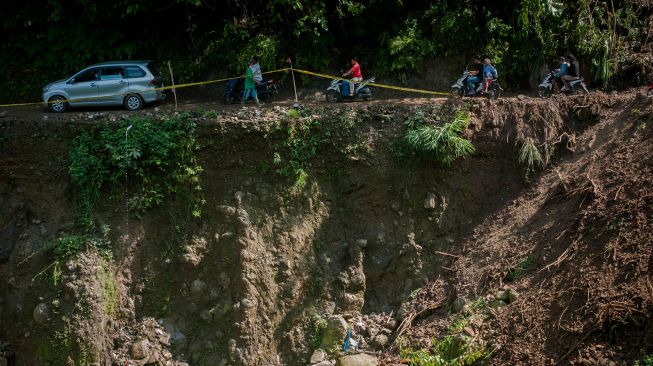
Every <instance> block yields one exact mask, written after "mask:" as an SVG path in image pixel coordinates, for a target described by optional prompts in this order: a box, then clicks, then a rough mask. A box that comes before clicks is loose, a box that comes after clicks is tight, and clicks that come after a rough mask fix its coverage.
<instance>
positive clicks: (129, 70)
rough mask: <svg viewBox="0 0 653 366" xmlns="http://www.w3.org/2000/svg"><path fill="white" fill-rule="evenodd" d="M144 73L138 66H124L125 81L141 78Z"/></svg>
mask: <svg viewBox="0 0 653 366" xmlns="http://www.w3.org/2000/svg"><path fill="white" fill-rule="evenodd" d="M143 76H145V71H143V69H141V68H140V67H138V66H125V79H132V78H142V77H143Z"/></svg>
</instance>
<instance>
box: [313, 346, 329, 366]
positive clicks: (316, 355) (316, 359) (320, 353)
mask: <svg viewBox="0 0 653 366" xmlns="http://www.w3.org/2000/svg"><path fill="white" fill-rule="evenodd" d="M326 358H327V353H326V352H325V351H324V350H323V349H321V348H318V349H316V350H315V352H313V355H312V356H311V361H310V362H311V363H312V364H313V363H320V362H322V361H324V360H326Z"/></svg>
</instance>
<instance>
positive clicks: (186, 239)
mask: <svg viewBox="0 0 653 366" xmlns="http://www.w3.org/2000/svg"><path fill="white" fill-rule="evenodd" d="M648 104H649V102H648V100H646V99H645V98H644V97H641V96H636V95H634V94H623V95H620V96H606V95H603V94H599V93H596V94H592V95H590V96H585V97H575V98H554V99H552V100H547V101H543V100H534V99H529V98H511V99H509V100H500V101H497V102H488V101H485V100H473V101H459V100H437V101H425V102H424V103H421V104H417V105H412V104H407V105H391V104H387V103H385V104H383V103H377V104H372V105H364V106H361V105H354V106H352V105H344V106H342V105H341V106H335V107H332V108H328V109H323V108H317V107H311V108H309V113H308V117H301V118H299V119H295V118H292V117H289V116H288V113H287V108H286V107H276V108H265V109H263V110H259V109H255V108H248V109H243V110H241V109H229V110H225V111H221V112H219V113H210V114H203V113H195V114H194V118H195V120H196V121H197V123H198V125H199V127H198V138H199V140H200V141H201V144H202V146H203V148H202V150H201V151H200V153H199V154H200V160H201V163H202V166H203V168H204V173H203V175H202V184H203V190H204V198H205V200H206V202H207V204H206V207H205V210H204V213H203V215H202V218H201V219H200V220H193V219H191V218H189V217H187V215H185V214H183V210H182V209H181V207H180V206H179V202H176V201H175V199H174V198H171V199H168V200H167V201H166V202H165V203H164V204H163V205H162V206H161V207H160V208H158V209H155V210H152V211H151V212H148V213H147V214H146V215H144V216H143V217H142V218H140V219H138V218H135V217H132V216H127V215H125V211H124V207H125V201H124V197H123V196H122V195H113V196H107V197H108V198H107V199H106V200H105V201H104V202H102V204H101V205H100V207H99V208H98V210H97V211H98V212H97V213H96V214H97V218H96V219H97V220H98V222H99V223H101V224H103V225H106V227H107V228H110V231H109V232H108V233H107V236H106V240H107V241H108V242H109V243H110V248H111V252H112V256H111V258H110V259H107V258H106V257H103V256H101V255H97V253H94V252H84V253H82V255H81V256H80V257H78V258H76V259H72V260H70V261H68V262H66V263H65V265H64V266H62V268H61V273H60V276H61V278H60V279H58V281H56V282H55V284H53V283H52V281H51V277H52V276H54V274H55V273H54V272H52V268H50V267H48V266H49V265H50V264H51V262H52V258H49V257H48V256H46V255H43V254H42V253H41V252H40V248H42V247H43V245H44V244H45V243H48V242H51V241H52V240H54V239H56V238H58V237H61V236H62V235H70V234H71V233H74V232H75V230H76V229H75V224H74V221H75V205H74V197H75V194H76V192H74V190H73V189H72V186H71V185H70V182H69V180H68V173H67V163H68V162H67V152H68V150H69V147H70V142H71V140H72V139H73V138H74V137H75V136H77V135H79V134H80V133H81V132H82V131H85V130H88V129H90V128H93V126H95V125H98V124H103V123H110V124H111V123H113V124H117V123H118V122H119V121H120V120H121V119H122V118H123V117H124V116H126V115H127V114H126V113H123V112H120V111H111V112H109V113H102V114H100V113H95V112H92V113H87V112H79V113H73V114H67V115H65V117H61V116H57V117H55V118H51V119H47V120H44V119H43V116H42V115H40V114H39V115H36V114H34V115H33V114H31V113H29V114H21V113H14V114H9V115H7V116H6V117H4V118H3V119H0V136H1V137H2V139H1V140H2V141H1V142H0V171H1V173H2V174H0V200H1V202H2V205H1V206H0V241H1V243H0V274H1V275H2V279H3V280H2V281H0V340H6V341H8V342H9V344H10V346H8V347H9V348H11V353H12V355H13V356H11V360H12V362H15V364H16V365H33V364H62V363H70V364H83V363H84V362H86V361H89V362H90V361H93V362H96V363H98V364H101V365H111V364H116V363H117V364H134V365H135V364H145V363H148V362H149V363H153V362H159V363H161V364H167V365H182V364H184V363H188V364H192V365H225V364H229V365H231V364H240V365H304V364H308V363H309V359H310V358H311V356H312V355H313V352H314V350H315V349H316V348H317V347H318V346H319V347H322V348H325V347H326V346H325V345H324V344H319V343H320V342H319V339H318V338H320V339H321V338H324V337H326V335H324V334H321V333H320V334H318V333H319V329H318V330H317V331H316V328H315V326H316V324H321V323H319V322H317V323H316V319H318V320H329V321H331V320H333V319H335V321H336V322H339V321H341V320H342V321H343V322H345V323H346V324H349V326H350V327H351V328H352V331H353V338H354V339H356V340H357V341H359V342H360V343H359V347H360V349H361V350H365V351H366V352H369V353H373V354H376V355H378V356H379V359H380V360H381V361H382V362H385V363H388V364H393V363H398V362H400V358H399V357H398V351H397V347H396V345H397V343H396V342H395V339H396V338H397V337H398V336H401V339H402V341H405V342H406V344H408V345H410V346H411V347H413V348H420V347H427V346H429V344H430V342H431V339H432V338H438V337H442V336H444V335H445V334H447V333H450V325H451V323H452V321H453V320H454V318H455V315H454V314H452V313H451V312H450V309H451V304H452V303H453V302H454V300H455V299H457V298H464V299H465V300H466V301H467V302H471V301H473V300H475V299H477V298H479V297H483V298H484V297H486V296H490V297H492V296H494V293H495V292H496V291H497V290H499V289H500V288H502V287H505V286H510V287H511V288H512V289H513V290H516V291H517V292H518V293H519V297H518V299H516V300H515V301H513V302H511V303H510V304H509V305H508V306H504V307H500V308H498V309H496V310H492V311H491V312H490V314H491V315H490V316H489V317H488V318H486V319H482V320H475V321H474V322H472V323H471V324H470V325H469V326H468V327H466V328H469V329H467V331H471V332H472V333H473V337H474V338H476V339H479V340H483V342H484V343H485V344H488V345H490V346H491V348H489V349H492V350H493V351H492V357H491V358H490V362H491V363H494V364H497V365H499V364H511V363H512V364H525V365H526V364H528V365H531V364H555V363H556V362H558V363H560V364H566V363H569V362H572V361H574V362H579V363H583V362H585V363H586V364H594V363H596V362H598V361H599V359H605V360H609V361H613V362H616V363H618V364H625V363H627V362H630V361H632V360H633V359H635V358H636V357H638V356H639V350H640V349H648V348H649V347H650V346H649V345H648V342H649V338H650V335H648V333H647V331H648V329H649V326H648V322H649V320H648V319H649V316H648V314H649V312H650V310H649V306H650V301H651V298H650V295H651V286H650V284H649V277H648V269H649V266H650V263H651V261H650V254H651V253H650V251H651V248H650V245H651V244H650V237H649V235H650V234H649V233H650V232H651V230H650V229H651V228H650V224H649V221H648V220H649V217H650V209H651V207H650V204H651V201H650V199H651V198H650V195H651V190H650V188H649V187H650V183H651V182H650V180H651V174H650V173H651V172H650V168H651V165H650V164H651V162H650V158H649V157H650V153H651V148H650V146H649V144H648V142H649V140H648V139H649V138H650V136H651V133H652V132H651V128H652V127H651V123H652V122H653V121H652V120H651V113H653V110H652V109H651V108H650V107H649V106H648ZM456 109H465V110H468V111H469V112H470V116H471V123H470V126H469V129H468V130H467V131H466V132H465V135H466V136H467V137H468V138H470V139H471V141H472V142H473V143H474V145H475V146H476V150H477V152H476V153H475V154H474V155H473V156H471V157H468V158H464V159H460V160H458V161H456V162H455V163H454V164H453V166H452V167H450V168H447V167H440V166H436V165H434V164H432V163H428V162H416V163H411V164H408V163H405V162H397V161H396V159H395V157H394V150H393V149H394V147H393V143H394V142H395V141H396V140H397V139H398V138H399V137H400V136H401V135H402V133H403V131H404V121H405V120H406V119H407V118H409V117H414V116H415V115H417V114H418V112H419V113H422V114H423V115H424V118H425V119H426V121H427V123H433V124H438V123H442V121H444V120H445V119H446V118H448V116H450V115H451V112H452V111H453V110H456ZM170 113H172V112H170V111H166V110H162V111H144V112H140V114H141V115H147V114H151V115H153V116H154V117H155V118H166V116H168V115H169V114H170ZM311 115H314V116H317V117H316V118H318V117H319V118H320V119H321V120H322V121H324V122H323V124H322V126H327V127H321V128H322V129H318V130H316V131H317V132H316V133H320V135H319V137H320V139H321V141H323V142H321V143H320V145H319V146H318V147H316V149H317V151H318V152H319V154H317V155H316V156H314V157H312V158H311V159H310V160H308V161H307V162H306V164H307V165H306V168H307V169H310V179H309V184H307V185H306V186H305V187H304V188H303V189H301V190H300V191H297V190H293V189H291V188H292V186H293V183H292V182H291V181H290V182H289V179H288V178H286V177H284V176H280V175H279V174H277V173H275V172H274V170H273V169H271V166H272V165H273V161H274V160H275V158H274V156H275V155H274V153H275V152H277V148H278V147H279V146H284V144H285V143H287V142H288V140H287V139H288V134H287V131H288V128H289V127H291V126H301V125H302V124H305V123H308V122H307V121H308V120H309V119H310V118H313V117H311ZM342 121H350V122H353V123H351V127H343V126H349V124H348V123H349V122H347V123H345V124H338V123H342ZM328 126H337V127H338V128H332V127H328ZM320 131H321V132H320ZM526 137H531V138H533V139H534V140H535V141H537V143H538V145H539V147H540V149H541V150H542V152H543V153H544V156H545V159H544V160H545V161H546V162H547V163H548V164H547V166H546V167H545V168H544V169H541V170H538V171H537V172H536V173H535V174H531V175H530V176H529V179H528V182H526V181H525V177H524V167H523V166H522V165H520V164H519V163H518V162H517V161H516V157H517V155H518V151H519V147H520V146H521V145H520V144H521V141H523V140H524V139H525V138H526ZM179 212H181V213H182V214H181V215H178V214H177V213H179ZM524 263H526V264H527V265H523V264H524ZM520 267H523V268H521V269H520ZM517 269H519V270H517ZM43 273H45V275H43ZM511 273H512V275H511ZM515 273H518V274H517V275H515ZM410 320H412V321H410ZM328 329H331V328H328ZM329 331H330V330H329ZM327 333H328V332H327ZM318 336H319V337H318ZM335 338H336V340H337V342H341V340H340V338H339V336H336V337H335ZM316 342H317V343H316ZM322 342H323V343H324V342H326V341H325V340H324V339H322ZM0 351H3V349H0ZM329 357H330V358H329V359H331V360H333V359H334V356H333V355H331V356H329ZM590 358H591V360H590ZM581 359H582V360H581Z"/></svg>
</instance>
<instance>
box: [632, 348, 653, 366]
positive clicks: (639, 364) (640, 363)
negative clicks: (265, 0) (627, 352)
mask: <svg viewBox="0 0 653 366" xmlns="http://www.w3.org/2000/svg"><path fill="white" fill-rule="evenodd" d="M633 366H653V354H646V353H645V352H644V351H642V356H641V358H640V359H639V360H637V361H635V363H634V364H633Z"/></svg>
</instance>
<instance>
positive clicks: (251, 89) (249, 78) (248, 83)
mask: <svg viewBox="0 0 653 366" xmlns="http://www.w3.org/2000/svg"><path fill="white" fill-rule="evenodd" d="M253 65H254V63H253V61H252V60H250V61H249V65H247V71H245V93H244V94H243V100H242V101H241V104H243V105H244V104H245V101H246V100H247V98H249V97H250V96H251V97H252V98H254V100H255V101H256V104H257V105H258V106H261V105H262V104H263V103H261V102H259V100H258V95H256V83H255V82H254V71H253V70H252V66H253Z"/></svg>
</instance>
